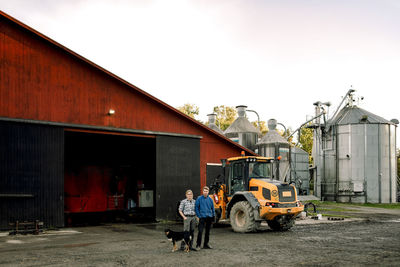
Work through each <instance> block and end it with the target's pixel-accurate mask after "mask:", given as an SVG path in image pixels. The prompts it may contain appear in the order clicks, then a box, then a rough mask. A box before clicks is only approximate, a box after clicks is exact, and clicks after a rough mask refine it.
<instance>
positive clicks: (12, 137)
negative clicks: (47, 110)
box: [0, 121, 64, 229]
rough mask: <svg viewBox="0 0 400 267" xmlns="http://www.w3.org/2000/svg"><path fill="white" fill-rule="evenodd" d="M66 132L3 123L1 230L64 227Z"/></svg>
mask: <svg viewBox="0 0 400 267" xmlns="http://www.w3.org/2000/svg"><path fill="white" fill-rule="evenodd" d="M63 161H64V131H63V129H62V128H56V127H50V126H42V125H32V124H20V123H13V122H4V121H0V214H1V216H0V228H1V229H9V228H10V226H9V223H12V222H15V221H17V220H19V221H24V220H26V221H33V220H40V221H43V222H44V224H45V226H46V227H48V226H55V227H62V226H63V225H64V202H63V196H64V162H63Z"/></svg>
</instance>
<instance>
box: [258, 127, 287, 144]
mask: <svg viewBox="0 0 400 267" xmlns="http://www.w3.org/2000/svg"><path fill="white" fill-rule="evenodd" d="M275 143H280V144H289V142H288V141H286V139H285V138H283V137H282V136H281V135H280V134H279V133H278V132H277V131H276V130H271V131H269V132H268V133H266V134H265V135H264V136H263V138H261V140H260V142H258V143H257V145H265V144H275Z"/></svg>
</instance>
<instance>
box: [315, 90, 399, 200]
mask: <svg viewBox="0 0 400 267" xmlns="http://www.w3.org/2000/svg"><path fill="white" fill-rule="evenodd" d="M348 97H349V101H348V103H347V104H346V106H345V107H344V108H343V109H341V110H340V112H338V113H337V115H336V116H334V117H333V118H332V119H331V120H329V121H328V122H327V124H326V126H325V127H319V128H316V131H315V132H314V142H315V143H314V146H315V147H314V148H313V153H314V161H315V166H316V167H317V169H318V170H317V172H318V175H317V176H316V177H317V183H316V184H318V185H317V187H318V186H320V189H318V188H317V194H318V191H319V193H320V196H321V197H322V198H323V199H326V200H336V201H338V202H358V203H365V202H369V203H393V202H396V191H397V184H396V124H395V123H393V122H391V121H388V120H385V119H384V118H382V117H379V116H377V115H375V114H373V113H371V112H369V111H366V110H364V109H362V108H359V107H357V106H355V105H353V102H354V101H353V99H352V95H351V94H348Z"/></svg>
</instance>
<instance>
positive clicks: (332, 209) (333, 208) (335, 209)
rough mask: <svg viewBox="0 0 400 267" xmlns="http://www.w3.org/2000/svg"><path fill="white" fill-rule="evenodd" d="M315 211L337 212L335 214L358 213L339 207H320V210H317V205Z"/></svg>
mask: <svg viewBox="0 0 400 267" xmlns="http://www.w3.org/2000/svg"><path fill="white" fill-rule="evenodd" d="M317 210H319V211H337V212H348V211H358V210H355V209H348V208H340V207H321V208H318V205H317Z"/></svg>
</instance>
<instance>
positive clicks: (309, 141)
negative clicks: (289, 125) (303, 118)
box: [298, 127, 314, 163]
mask: <svg viewBox="0 0 400 267" xmlns="http://www.w3.org/2000/svg"><path fill="white" fill-rule="evenodd" d="M313 137H314V131H313V129H310V128H306V127H303V128H301V129H300V140H299V145H298V146H299V147H300V148H301V149H303V150H304V151H306V152H307V153H308V155H309V157H310V163H312V162H313V159H312V157H311V153H312V146H313Z"/></svg>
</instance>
